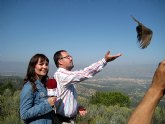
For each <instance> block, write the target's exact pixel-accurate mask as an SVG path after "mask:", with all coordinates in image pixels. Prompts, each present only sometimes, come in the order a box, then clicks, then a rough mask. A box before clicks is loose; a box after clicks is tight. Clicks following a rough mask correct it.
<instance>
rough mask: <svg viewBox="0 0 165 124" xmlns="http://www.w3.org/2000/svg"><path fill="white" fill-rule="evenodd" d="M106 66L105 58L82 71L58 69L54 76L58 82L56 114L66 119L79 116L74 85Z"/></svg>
mask: <svg viewBox="0 0 165 124" xmlns="http://www.w3.org/2000/svg"><path fill="white" fill-rule="evenodd" d="M106 64H107V63H106V61H105V59H104V58H103V59H102V60H100V61H98V62H96V63H94V64H92V65H90V66H88V67H86V68H84V69H83V70H80V71H68V70H66V69H64V68H58V69H57V71H56V72H55V74H54V78H55V79H56V81H57V101H56V113H57V114H60V115H62V116H66V117H73V116H75V115H77V108H78V104H77V93H76V88H75V85H74V84H75V83H78V82H80V81H83V80H85V79H88V78H91V77H93V76H94V75H95V74H96V73H98V72H99V71H101V70H102V69H103V67H104V66H105V65H106Z"/></svg>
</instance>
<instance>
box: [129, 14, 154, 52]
mask: <svg viewBox="0 0 165 124" xmlns="http://www.w3.org/2000/svg"><path fill="white" fill-rule="evenodd" d="M132 19H133V20H134V21H135V22H137V23H138V26H137V27H136V32H137V40H138V43H139V47H140V48H141V49H145V48H147V46H148V45H149V44H150V42H151V39H152V35H153V32H152V30H151V29H149V28H147V27H146V26H144V25H143V24H142V23H141V22H139V21H138V20H137V19H135V18H134V17H133V16H132Z"/></svg>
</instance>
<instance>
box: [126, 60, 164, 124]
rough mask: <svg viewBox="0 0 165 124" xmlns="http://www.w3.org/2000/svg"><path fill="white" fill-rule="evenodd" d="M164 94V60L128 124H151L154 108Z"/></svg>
mask: <svg viewBox="0 0 165 124" xmlns="http://www.w3.org/2000/svg"><path fill="white" fill-rule="evenodd" d="M164 94H165V60H164V61H162V62H161V63H160V64H159V66H158V68H157V69H156V71H155V74H154V76H153V80H152V84H151V86H150V87H149V89H148V90H147V92H146V93H145V95H144V98H143V99H142V101H141V102H140V103H139V105H138V106H137V107H136V109H135V110H134V112H133V113H132V115H131V117H130V119H129V121H128V124H151V122H152V116H153V113H154V111H155V108H156V106H157V105H158V103H159V101H160V100H161V98H162V97H163V96H164Z"/></svg>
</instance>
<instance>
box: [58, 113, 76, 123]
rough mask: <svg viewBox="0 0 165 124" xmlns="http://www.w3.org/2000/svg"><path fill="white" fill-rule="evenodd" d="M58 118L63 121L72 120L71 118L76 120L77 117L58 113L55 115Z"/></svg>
mask: <svg viewBox="0 0 165 124" xmlns="http://www.w3.org/2000/svg"><path fill="white" fill-rule="evenodd" d="M55 116H56V117H57V118H58V119H59V121H61V122H68V123H69V122H70V121H71V120H75V119H76V117H75V116H74V117H66V116H62V115H59V114H56V115H55Z"/></svg>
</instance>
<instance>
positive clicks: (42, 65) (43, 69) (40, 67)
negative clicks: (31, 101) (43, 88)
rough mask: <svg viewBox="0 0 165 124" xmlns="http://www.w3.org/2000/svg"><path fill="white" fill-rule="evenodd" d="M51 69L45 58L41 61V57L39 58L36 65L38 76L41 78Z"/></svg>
mask: <svg viewBox="0 0 165 124" xmlns="http://www.w3.org/2000/svg"><path fill="white" fill-rule="evenodd" d="M48 71H49V63H48V62H47V61H46V60H44V61H41V58H39V60H38V63H37V64H36V66H35V73H36V76H37V77H38V78H39V79H41V78H42V77H43V76H45V75H46V74H47V73H48Z"/></svg>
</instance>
